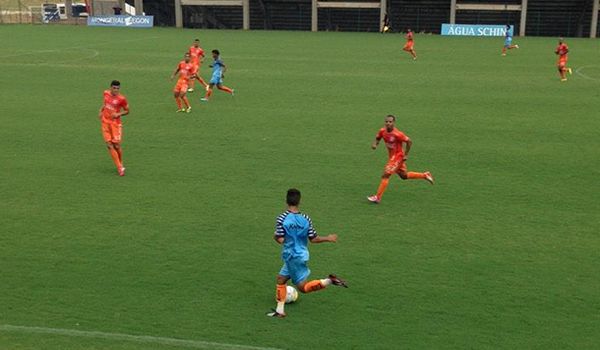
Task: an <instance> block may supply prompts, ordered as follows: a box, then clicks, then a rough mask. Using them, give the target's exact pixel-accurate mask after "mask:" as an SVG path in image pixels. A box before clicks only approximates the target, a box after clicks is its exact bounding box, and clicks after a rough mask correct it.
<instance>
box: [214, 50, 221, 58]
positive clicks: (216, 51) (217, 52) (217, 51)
mask: <svg viewBox="0 0 600 350" xmlns="http://www.w3.org/2000/svg"><path fill="white" fill-rule="evenodd" d="M212 53H216V54H217V56H218V55H220V54H221V53H220V52H219V50H216V49H215V50H212Z"/></svg>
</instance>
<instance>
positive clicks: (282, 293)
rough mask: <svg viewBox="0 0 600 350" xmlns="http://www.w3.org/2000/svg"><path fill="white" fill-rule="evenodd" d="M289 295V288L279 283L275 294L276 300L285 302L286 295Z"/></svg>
mask: <svg viewBox="0 0 600 350" xmlns="http://www.w3.org/2000/svg"><path fill="white" fill-rule="evenodd" d="M286 295H287V289H286V286H285V284H278V285H277V293H276V294H275V300H277V301H283V302H285V297H286Z"/></svg>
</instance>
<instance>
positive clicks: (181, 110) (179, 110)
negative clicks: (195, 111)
mask: <svg viewBox="0 0 600 350" xmlns="http://www.w3.org/2000/svg"><path fill="white" fill-rule="evenodd" d="M181 112H185V108H181V109H178V110H177V111H176V112H175V113H181Z"/></svg>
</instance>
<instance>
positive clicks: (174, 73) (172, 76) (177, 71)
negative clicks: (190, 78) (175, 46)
mask: <svg viewBox="0 0 600 350" xmlns="http://www.w3.org/2000/svg"><path fill="white" fill-rule="evenodd" d="M177 73H179V67H177V69H175V71H174V72H173V74H171V80H173V78H175V76H176V75H177Z"/></svg>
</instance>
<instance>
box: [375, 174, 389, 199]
mask: <svg viewBox="0 0 600 350" xmlns="http://www.w3.org/2000/svg"><path fill="white" fill-rule="evenodd" d="M389 182H390V179H389V178H387V179H385V178H384V179H381V183H380V184H379V188H378V189H377V197H379V198H381V196H383V192H385V189H386V188H387V186H388V183H389Z"/></svg>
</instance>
